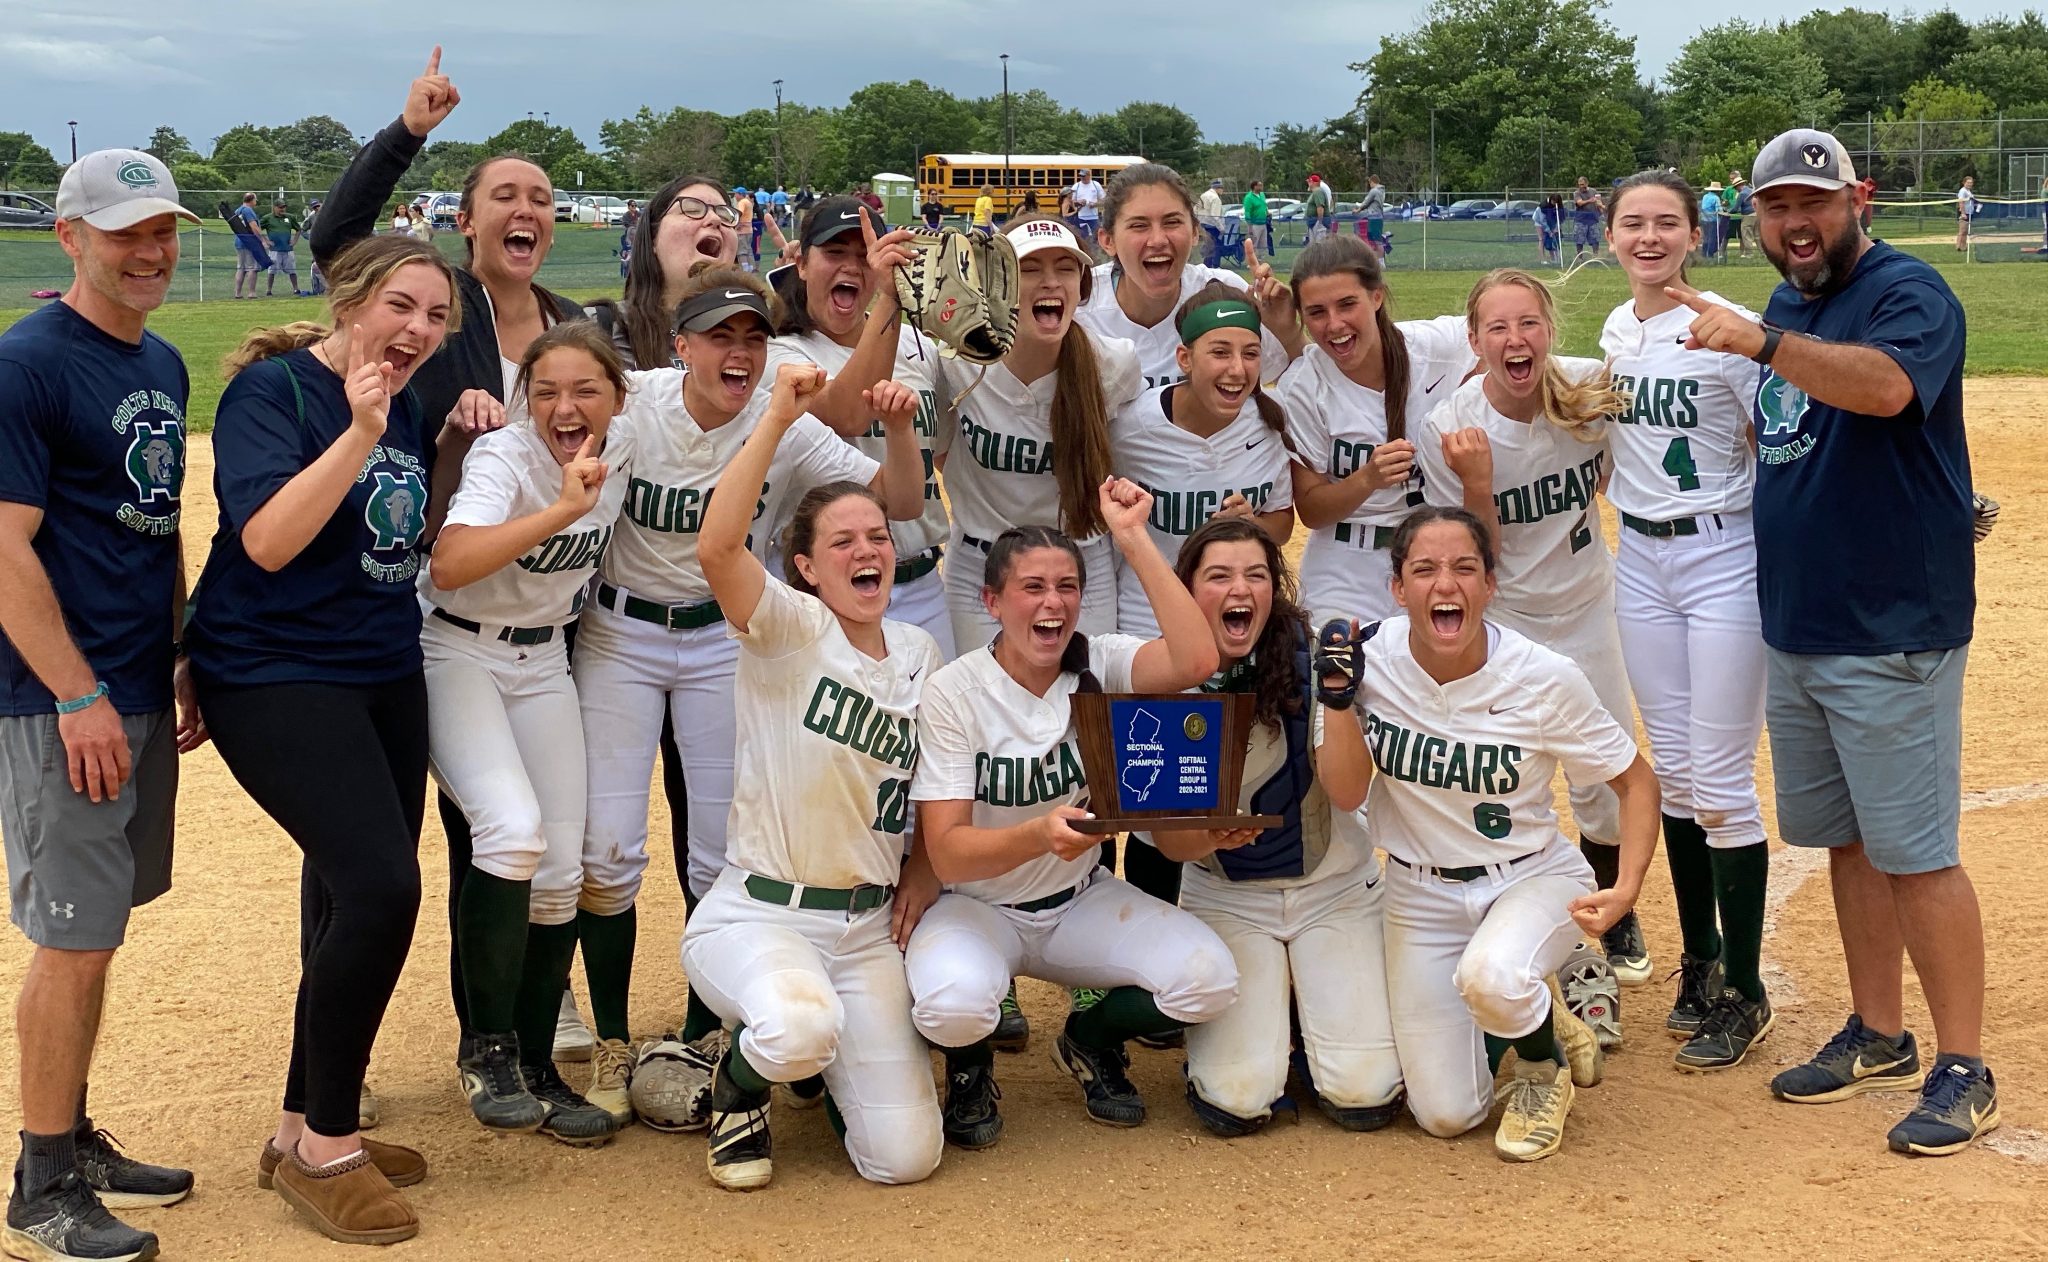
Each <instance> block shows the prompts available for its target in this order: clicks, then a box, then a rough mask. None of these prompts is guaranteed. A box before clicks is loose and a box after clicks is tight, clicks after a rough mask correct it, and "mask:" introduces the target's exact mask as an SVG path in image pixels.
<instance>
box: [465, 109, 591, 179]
mask: <svg viewBox="0 0 2048 1262" xmlns="http://www.w3.org/2000/svg"><path fill="white" fill-rule="evenodd" d="M480 148H482V150H483V151H484V152H485V153H487V154H501V153H517V154H524V155H525V156H526V157H528V158H530V159H532V161H533V163H534V164H535V165H536V166H538V167H540V168H541V169H542V170H543V171H547V170H552V169H553V168H554V165H555V163H556V161H557V160H559V159H560V158H562V157H563V156H564V155H567V154H575V153H581V152H583V142H582V141H581V140H578V139H577V138H576V133H575V132H573V131H571V130H569V129H568V128H567V127H557V126H555V125H553V124H551V123H544V122H542V121H541V120H539V119H537V118H522V119H520V120H519V121H518V122H516V123H513V124H512V125H511V126H510V127H507V128H505V130H503V131H501V132H499V133H498V134H497V135H495V136H492V137H490V138H489V139H487V140H485V141H484V142H483V144H482V145H481V146H480Z"/></svg>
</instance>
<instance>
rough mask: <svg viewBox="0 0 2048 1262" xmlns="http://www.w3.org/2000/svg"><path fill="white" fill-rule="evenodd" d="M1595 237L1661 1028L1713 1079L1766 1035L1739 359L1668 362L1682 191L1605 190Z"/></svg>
mask: <svg viewBox="0 0 2048 1262" xmlns="http://www.w3.org/2000/svg"><path fill="white" fill-rule="evenodd" d="M1607 223H1608V229H1607V232H1608V240H1609V242H1610V243H1611V244H1612V246H1613V248H1614V257H1615V261H1616V262H1618V263H1619V264H1620V265H1621V268H1622V270H1623V272H1625V273H1626V274H1627V276H1628V279H1629V290H1630V299H1629V301H1627V302H1624V303H1622V304H1621V305H1620V306H1618V307H1616V308H1615V309H1614V312H1613V314H1611V315H1609V316H1608V317H1607V324H1606V327H1605V328H1603V329H1602V330H1601V332H1600V347H1601V349H1602V350H1604V351H1605V352H1606V353H1607V355H1608V357H1609V361H1610V364H1611V366H1612V368H1613V370H1614V376H1615V386H1616V388H1617V389H1619V390H1623V391H1626V392H1627V393H1628V394H1629V396H1630V401H1629V406H1628V407H1627V409H1625V410H1624V411H1622V412H1621V413H1620V414H1619V415H1617V416H1616V417H1615V418H1614V423H1613V424H1611V425H1609V426H1608V429H1607V435H1608V439H1607V440H1608V444H1609V447H1610V449H1611V450H1612V452H1613V455H1614V473H1613V478H1612V479H1611V481H1610V482H1609V484H1608V487H1607V498H1608V499H1610V500H1612V501H1613V503H1614V506H1615V508H1616V509H1617V510H1619V513H1620V516H1621V525H1622V530H1621V549H1620V556H1619V558H1618V561H1617V566H1616V574H1615V587H1616V592H1617V599H1616V604H1617V606H1618V613H1619V616H1620V627H1621V648H1622V654H1623V657H1624V659H1625V660H1626V662H1627V664H1628V676H1629V682H1630V684H1631V685H1632V686H1633V687H1634V689H1635V695H1636V699H1637V702H1638V704H1640V705H1641V707H1642V712H1643V728H1644V730H1645V731H1646V732H1647V733H1648V734H1649V737H1650V749H1651V754H1652V757H1653V758H1654V759H1655V760H1656V767H1657V778H1658V781H1659V782H1660V783H1661V784H1662V785H1663V786H1664V807H1663V813H1664V856H1665V859H1666V860H1667V861H1668V862H1669V863H1670V865H1671V888H1672V892H1673V894H1674V895H1675V896H1676V898H1677V901H1678V923H1679V929H1680V932H1681V933H1682V934H1683V935H1684V944H1685V953H1684V954H1683V955H1682V956H1680V958H1679V978H1680V981H1679V990H1678V999H1677V1002H1676V1003H1675V1004H1674V1005H1673V1007H1672V1010H1671V1016H1670V1018H1669V1019H1668V1021H1667V1023H1666V1024H1667V1026H1668V1028H1669V1029H1670V1030H1671V1031H1672V1033H1674V1034H1676V1035H1678V1036H1680V1037H1682V1038H1687V1039H1688V1041H1687V1042H1686V1044H1685V1045H1684V1046H1683V1047H1681V1048H1680V1049H1679V1051H1678V1056H1677V1063H1678V1066H1679V1068H1681V1069H1690V1070H1716V1069H1729V1068H1733V1067H1734V1066H1736V1065H1739V1064H1741V1063H1742V1059H1743V1057H1744V1056H1745V1055H1747V1054H1748V1052H1749V1048H1750V1046H1751V1045H1752V1044H1754V1043H1755V1042H1756V1041H1757V1040H1759V1039H1761V1038H1763V1037H1764V1035H1765V1034H1766V1033H1767V1032H1768V1031H1769V1030H1770V1028H1771V1023H1772V1020H1773V1017H1772V1013H1771V1003H1770V999H1769V998H1768V997H1767V996H1766V995H1765V994H1764V985H1763V979H1762V977H1761V976H1760V975H1759V973H1758V971H1757V966H1758V961H1759V958H1760V956H1761V954H1762V951H1763V936H1764V886H1765V878H1766V874H1767V873H1768V871H1769V860H1768V858H1767V857H1766V853H1765V846H1764V825H1763V816H1762V811H1761V808H1760V806H1759V804H1758V802H1757V792H1756V743H1757V737H1758V736H1759V735H1761V734H1762V731H1763V722H1764V664H1765V663H1764V658H1765V654H1764V641H1763V624H1762V621H1761V615H1760V614H1759V613H1758V610H1757V594H1756V540H1755V536H1754V535H1753V533H1752V531H1751V528H1750V518H1749V501H1750V493H1751V489H1752V488H1753V486H1754V485H1755V476H1756V466H1755V460H1754V458H1753V457H1752V456H1751V454H1750V437H1749V424H1750V419H1749V418H1750V406H1751V404H1752V402H1753V400H1754V398H1755V395H1756V389H1757V383H1758V380H1759V376H1760V374H1759V370H1758V368H1757V365H1756V363H1755V362H1754V361H1752V360H1749V359H1745V358H1743V357H1742V356H1740V355H1724V354H1717V353H1715V352H1712V351H1689V350H1687V349H1685V340H1686V330H1687V327H1688V326H1689V325H1690V324H1691V322H1692V319H1693V317H1694V314H1695V313H1694V312H1693V311H1692V309H1691V308H1689V307H1686V306H1684V305H1682V304H1681V303H1680V302H1679V301H1678V298H1677V297H1676V296H1674V295H1685V296H1690V295H1691V293H1692V291H1691V290H1690V289H1689V288H1687V286H1686V283H1685V257H1686V254H1687V251H1688V250H1689V249H1690V248H1691V247H1692V246H1693V245H1696V244H1697V240H1698V236H1699V231H1700V228H1699V206H1698V203H1697V202H1696V201H1695V200H1694V199H1693V196H1692V192H1691V190H1690V189H1689V188H1688V187H1687V186H1686V184H1685V181H1683V180H1681V179H1679V178H1678V177H1677V176H1673V175H1662V174H1658V173H1655V172H1650V173H1645V174H1642V175H1637V176H1633V177H1631V178H1629V179H1626V180H1623V181H1622V182H1621V185H1620V186H1619V187H1618V188H1616V189H1615V190H1614V196H1613V198H1612V199H1611V200H1610V201H1609V203H1608V208H1607ZM1700 296H1701V297H1703V298H1705V299H1707V300H1708V301H1711V302H1719V303H1723V304H1724V305H1731V306H1732V305H1733V304H1727V303H1726V300H1725V299H1722V298H1720V297H1719V296H1718V295H1714V294H1703V295H1700ZM1738 309H1739V308H1738ZM1744 314H1749V313H1747V312H1745V313H1744ZM1751 318H1755V317H1753V316H1752V317H1751ZM1627 927H1628V922H1624V924H1623V925H1621V926H1617V929H1618V930H1619V929H1626V928H1627ZM1614 945H1615V944H1614V943H1613V941H1612V939H1610V950H1612V949H1613V947H1614ZM1638 953H1640V951H1638Z"/></svg>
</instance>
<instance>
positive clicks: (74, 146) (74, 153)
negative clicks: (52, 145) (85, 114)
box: [71, 118, 78, 162]
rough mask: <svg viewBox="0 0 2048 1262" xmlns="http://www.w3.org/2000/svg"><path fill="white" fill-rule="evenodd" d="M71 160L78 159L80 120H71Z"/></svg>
mask: <svg viewBox="0 0 2048 1262" xmlns="http://www.w3.org/2000/svg"><path fill="white" fill-rule="evenodd" d="M71 160H72V161H73V162H77V161H78V120H77V119H75V118H74V119H72V120H71Z"/></svg>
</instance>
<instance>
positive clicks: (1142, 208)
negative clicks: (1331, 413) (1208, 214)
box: [1080, 162, 1301, 389]
mask: <svg viewBox="0 0 2048 1262" xmlns="http://www.w3.org/2000/svg"><path fill="white" fill-rule="evenodd" d="M1198 233H1199V228H1198V226H1197V221H1196V218H1195V203H1194V199H1193V198H1191V197H1189V196H1188V186H1187V184H1186V183H1185V182H1183V181H1182V179H1181V178H1180V172H1178V171H1176V170H1174V169H1173V168H1172V167H1169V166H1161V165H1160V164H1158V163H1156V162H1140V163H1137V164H1136V165H1133V166H1127V167H1125V168H1124V169H1123V170H1121V171H1119V172H1117V173H1116V175H1115V176H1113V177H1112V178H1111V179H1110V181H1109V188H1108V191H1107V192H1106V194H1105V195H1104V196H1103V199H1102V248H1103V249H1104V250H1105V251H1107V252H1108V254H1109V255H1110V261H1109V262H1107V263H1102V264H1099V265H1097V266H1096V267H1095V269H1094V271H1095V275H1094V284H1093V286H1092V288H1091V290H1090V292H1089V294H1088V298H1087V300H1086V301H1085V302H1084V303H1082V305H1081V313H1080V320H1081V323H1082V324H1085V325H1087V326H1088V327H1089V328H1090V329H1092V330H1094V331H1095V332H1096V333H1099V334H1101V335H1102V336H1104V337H1116V338H1125V339H1128V340H1129V341H1130V342H1131V344H1132V345H1134V346H1136V347H1137V350H1138V368H1139V370H1140V371H1141V372H1143V373H1144V374H1145V386H1146V388H1147V389H1154V388H1157V387H1159V386H1170V385H1172V384H1174V383H1175V382H1177V381H1184V380H1186V379H1187V375H1188V370H1187V367H1186V365H1184V364H1182V363H1181V362H1180V350H1181V340H1180V328H1179V321H1178V320H1177V319H1176V318H1175V316H1176V313H1177V312H1179V311H1180V310H1181V309H1182V308H1183V307H1184V306H1185V305H1186V304H1187V301H1188V300H1189V299H1190V298H1193V297H1194V296H1195V295H1196V294H1197V293H1199V292H1200V291H1201V290H1202V288H1203V287H1204V286H1206V285H1211V284H1220V285H1228V286H1230V287H1231V288H1232V289H1234V290H1236V291H1238V293H1239V294H1242V295H1244V296H1245V297H1250V296H1251V294H1250V291H1249V289H1248V287H1247V286H1246V285H1245V281H1244V278H1243V277H1242V276H1239V275H1238V274H1237V273H1236V272H1229V271H1224V270H1223V269H1221V268H1216V267H1204V266H1203V265H1202V264H1200V263H1196V262H1193V261H1192V258H1193V255H1194V251H1195V242H1196V240H1197V238H1198ZM1259 332H1260V334H1261V339H1260V340H1261V344H1262V346H1263V348H1264V351H1265V356H1264V362H1263V366H1264V368H1265V370H1266V372H1267V373H1268V374H1270V375H1272V376H1278V375H1279V373H1280V370H1281V369H1282V368H1285V367H1286V366H1287V361H1288V359H1289V358H1290V357H1291V356H1292V355H1294V354H1296V353H1298V352H1299V351H1300V350H1301V332H1300V330H1299V329H1297V328H1292V327H1284V326H1283V327H1282V328H1280V329H1279V330H1277V333H1278V335H1277V336H1276V335H1275V331H1272V330H1259Z"/></svg>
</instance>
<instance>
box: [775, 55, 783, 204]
mask: <svg viewBox="0 0 2048 1262" xmlns="http://www.w3.org/2000/svg"><path fill="white" fill-rule="evenodd" d="M775 187H777V188H781V187H782V80H780V79H777V80H776V81H775Z"/></svg>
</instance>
